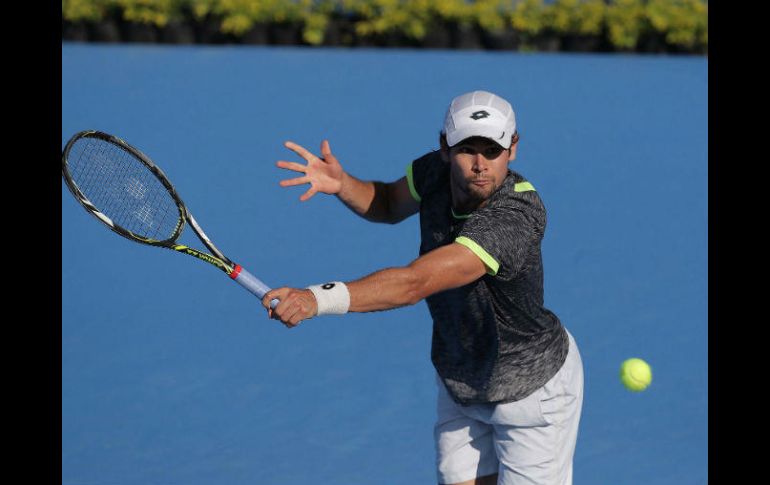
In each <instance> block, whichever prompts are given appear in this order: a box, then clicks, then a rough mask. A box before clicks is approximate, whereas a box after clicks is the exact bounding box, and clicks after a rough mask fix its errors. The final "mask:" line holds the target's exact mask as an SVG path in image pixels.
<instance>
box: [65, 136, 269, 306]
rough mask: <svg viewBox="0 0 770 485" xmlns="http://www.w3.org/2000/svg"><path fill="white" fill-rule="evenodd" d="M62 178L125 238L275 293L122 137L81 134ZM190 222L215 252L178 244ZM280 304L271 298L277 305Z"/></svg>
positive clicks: (259, 291)
mask: <svg viewBox="0 0 770 485" xmlns="http://www.w3.org/2000/svg"><path fill="white" fill-rule="evenodd" d="M62 176H63V177H64V181H65V183H66V184H67V188H69V190H70V192H72V195H74V196H75V199H77V201H78V202H80V204H81V205H82V206H83V207H84V208H85V209H86V211H88V213H89V214H91V215H93V216H94V217H96V218H97V219H98V220H99V221H101V222H103V223H104V224H106V225H107V227H109V228H110V229H112V230H113V231H115V232H116V233H118V234H120V235H121V236H123V237H125V238H128V239H130V240H132V241H136V242H138V243H142V244H148V245H150V246H157V247H162V248H167V249H173V250H174V251H178V252H180V253H184V254H189V255H190V256H195V257H196V258H198V259H200V260H202V261H206V262H207V263H209V264H212V265H214V266H216V267H217V268H219V269H221V270H222V271H224V272H225V274H227V275H228V276H229V277H230V278H232V279H233V280H235V281H236V282H237V283H239V284H240V285H241V286H243V287H244V288H246V289H247V290H249V291H250V292H251V293H253V294H254V295H256V296H257V297H258V298H259V299H262V297H264V296H265V293H267V292H268V291H270V288H269V287H268V286H267V285H266V284H264V283H263V282H262V281H260V280H259V278H257V277H255V276H254V275H252V274H251V273H249V272H248V271H246V270H245V269H243V267H241V266H240V265H238V264H235V263H233V262H232V261H231V260H230V259H228V258H227V257H226V256H225V255H224V254H222V252H221V251H219V250H218V249H217V248H216V246H214V243H212V242H211V240H210V239H209V238H208V237H207V236H206V234H205V233H204V232H203V230H202V229H201V227H200V226H199V225H198V223H197V222H195V219H194V218H193V216H192V214H190V211H189V210H188V209H187V206H185V204H184V202H182V199H181V198H179V195H178V194H177V192H176V189H174V186H173V185H172V184H171V182H170V181H169V180H168V178H167V177H166V175H165V174H164V173H163V171H162V170H161V169H160V168H159V167H158V166H157V165H155V164H154V163H153V162H152V160H150V159H149V157H147V156H146V155H145V154H143V153H142V152H140V151H139V150H137V149H136V148H134V147H132V146H131V145H129V144H128V143H126V142H125V141H123V140H121V139H120V138H118V137H116V136H113V135H109V134H107V133H102V132H100V131H94V130H87V131H81V132H79V133H76V134H75V135H74V136H73V137H72V138H70V140H69V141H68V142H67V145H66V146H65V147H64V151H63V152H62ZM185 222H188V223H189V224H190V227H192V229H193V231H195V234H196V235H197V236H198V238H199V239H200V240H201V242H203V244H204V245H205V246H206V247H207V248H208V250H209V251H211V253H210V254H207V253H204V252H202V251H198V250H197V249H193V248H190V247H187V246H183V245H181V244H177V239H178V238H179V236H180V235H181V234H182V231H183V230H184V226H185ZM277 304H278V300H273V301H272V302H271V306H272V307H273V308H275V306H276V305H277Z"/></svg>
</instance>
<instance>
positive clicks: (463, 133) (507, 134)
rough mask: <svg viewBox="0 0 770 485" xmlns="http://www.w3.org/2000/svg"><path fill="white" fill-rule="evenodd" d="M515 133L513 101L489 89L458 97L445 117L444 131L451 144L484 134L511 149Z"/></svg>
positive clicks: (448, 142) (485, 136)
mask: <svg viewBox="0 0 770 485" xmlns="http://www.w3.org/2000/svg"><path fill="white" fill-rule="evenodd" d="M515 132H516V115H515V113H514V112H513V107H511V103H509V102H508V101H506V100H504V99H503V98H501V97H500V96H497V95H496V94H492V93H490V92H487V91H473V92H470V93H465V94H461V95H460V96H457V97H456V98H455V99H453V100H452V103H451V104H450V105H449V109H447V112H446V117H445V118H444V130H443V133H444V135H446V141H447V144H448V145H449V146H450V147H451V146H455V145H456V144H458V143H460V142H461V141H463V140H465V139H466V138H470V137H472V136H483V137H484V138H489V139H490V140H493V141H495V142H497V143H498V144H499V145H500V146H502V147H503V148H508V147H510V146H511V137H512V136H513V134H514V133H515Z"/></svg>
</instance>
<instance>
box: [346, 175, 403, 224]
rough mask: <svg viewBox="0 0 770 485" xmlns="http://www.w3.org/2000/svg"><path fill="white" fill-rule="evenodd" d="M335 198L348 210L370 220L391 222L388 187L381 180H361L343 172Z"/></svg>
mask: <svg viewBox="0 0 770 485" xmlns="http://www.w3.org/2000/svg"><path fill="white" fill-rule="evenodd" d="M337 198H339V199H340V201H342V203H343V204H345V205H346V206H347V207H348V208H349V209H350V210H352V211H353V212H355V213H356V214H358V215H359V216H361V217H363V218H364V219H366V220H368V221H371V222H387V223H392V222H394V221H393V217H392V214H391V210H390V203H389V194H388V187H387V185H386V184H385V183H383V182H370V181H363V180H359V179H357V178H355V177H354V176H352V175H350V174H348V173H344V174H343V178H342V187H341V188H340V191H339V193H337Z"/></svg>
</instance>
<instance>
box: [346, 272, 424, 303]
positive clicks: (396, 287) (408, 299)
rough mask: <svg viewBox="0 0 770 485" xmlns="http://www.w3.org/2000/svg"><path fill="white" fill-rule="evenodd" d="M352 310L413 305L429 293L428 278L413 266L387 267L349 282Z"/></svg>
mask: <svg viewBox="0 0 770 485" xmlns="http://www.w3.org/2000/svg"><path fill="white" fill-rule="evenodd" d="M346 285H347V287H348V291H349V292H350V308H349V310H348V311H351V312H375V311H380V310H389V309H392V308H398V307H402V306H407V305H414V304H416V303H417V302H419V301H420V300H422V299H423V298H425V297H426V296H429V295H428V294H427V293H426V290H425V288H426V285H425V281H421V279H420V278H419V277H418V275H417V273H416V272H415V271H414V270H413V269H412V268H411V267H405V268H387V269H383V270H380V271H377V272H375V273H372V274H370V275H368V276H365V277H363V278H361V279H359V280H356V281H351V282H349V283H346Z"/></svg>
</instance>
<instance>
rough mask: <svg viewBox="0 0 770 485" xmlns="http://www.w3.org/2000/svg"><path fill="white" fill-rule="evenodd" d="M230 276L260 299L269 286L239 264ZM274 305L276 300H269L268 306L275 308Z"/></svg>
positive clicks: (268, 289)
mask: <svg viewBox="0 0 770 485" xmlns="http://www.w3.org/2000/svg"><path fill="white" fill-rule="evenodd" d="M230 278H232V279H234V280H235V282H236V283H238V284H240V285H241V286H243V287H244V288H246V289H247V290H249V291H250V292H252V293H253V294H254V295H256V296H257V298H259V299H260V300H261V299H262V298H263V297H264V296H265V293H267V292H268V291H270V287H269V286H267V285H266V284H264V283H263V282H262V280H260V279H259V278H257V277H256V276H254V275H253V274H251V273H249V272H248V271H246V270H245V269H243V267H242V266H241V265H240V264H236V265H235V268H234V269H233V272H232V274H230ZM276 305H278V300H273V301H271V302H270V308H275V307H276Z"/></svg>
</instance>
